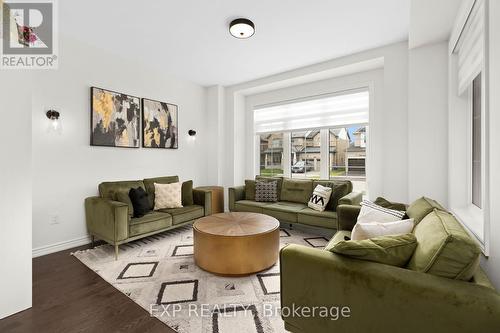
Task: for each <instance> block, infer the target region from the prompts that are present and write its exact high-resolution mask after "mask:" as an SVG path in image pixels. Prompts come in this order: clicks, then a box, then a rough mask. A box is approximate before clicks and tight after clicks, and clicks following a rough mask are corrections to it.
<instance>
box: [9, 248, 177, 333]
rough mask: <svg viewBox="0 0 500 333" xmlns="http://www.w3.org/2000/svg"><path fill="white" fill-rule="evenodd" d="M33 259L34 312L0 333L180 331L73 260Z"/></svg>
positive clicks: (66, 255)
mask: <svg viewBox="0 0 500 333" xmlns="http://www.w3.org/2000/svg"><path fill="white" fill-rule="evenodd" d="M88 247H89V246H82V247H78V248H73V249H71V250H66V251H61V252H58V253H54V254H50V255H47V256H43V257H39V258H34V259H33V307H32V308H31V309H28V310H25V311H23V312H20V313H17V314H15V315H12V316H10V317H7V318H5V319H2V320H0V332H2V333H3V332H9V333H10V332H22V333H27V332H51V333H53V332H61V333H62V332H64V333H69V332H162V333H171V332H175V331H173V330H172V329H170V328H168V326H166V325H165V324H163V323H162V322H160V321H159V320H158V319H156V318H152V317H150V316H149V313H148V312H147V311H145V310H144V309H143V308H141V307H140V306H139V305H137V304H135V303H134V302H133V301H132V300H130V299H129V298H128V297H127V296H125V295H124V294H122V293H121V292H119V291H118V290H116V289H115V288H113V287H112V286H111V285H110V284H108V283H107V282H106V281H104V280H103V279H102V278H100V277H99V276H98V275H97V274H96V273H94V272H93V271H91V270H90V269H89V268H87V267H86V266H85V265H83V264H82V263H81V262H80V261H78V259H76V258H74V257H73V256H71V255H70V253H71V252H74V251H76V250H80V249H85V248H88Z"/></svg>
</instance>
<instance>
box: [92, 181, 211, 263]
mask: <svg viewBox="0 0 500 333" xmlns="http://www.w3.org/2000/svg"><path fill="white" fill-rule="evenodd" d="M178 181H179V177H178V176H167V177H158V178H148V179H144V180H129V181H116V182H104V183H101V184H99V196H95V197H90V198H86V199H85V214H86V222H87V230H88V232H89V234H90V236H91V238H92V243H93V242H94V239H95V238H97V239H101V240H103V241H106V242H107V243H109V244H111V245H114V247H115V256H116V258H118V246H119V245H120V244H124V243H128V242H130V241H134V240H136V239H140V238H143V237H148V236H151V235H154V234H157V233H160V232H163V231H166V230H169V229H173V228H177V227H180V226H183V225H186V224H189V223H191V222H193V221H194V220H195V219H197V218H200V217H203V216H207V215H210V214H211V207H212V194H211V192H210V191H205V190H199V189H193V182H192V181H187V182H184V183H183V184H182V206H183V207H182V208H172V209H160V210H158V211H154V210H153V207H154V195H155V194H154V184H155V183H160V184H169V183H176V182H178ZM137 187H142V188H144V189H145V190H146V192H147V193H148V195H149V200H150V205H151V206H150V207H151V211H150V212H149V213H148V214H146V215H144V216H142V217H139V218H134V217H133V206H132V203H131V202H130V200H127V198H128V192H129V190H130V189H131V188H137ZM120 200H121V201H120Z"/></svg>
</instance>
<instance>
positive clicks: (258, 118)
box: [254, 90, 370, 133]
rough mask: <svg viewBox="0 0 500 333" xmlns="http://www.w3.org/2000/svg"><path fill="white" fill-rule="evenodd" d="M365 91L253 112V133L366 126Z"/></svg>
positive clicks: (367, 97)
mask: <svg viewBox="0 0 500 333" xmlns="http://www.w3.org/2000/svg"><path fill="white" fill-rule="evenodd" d="M369 104H370V98H369V92H368V91H367V90H365V91H357V92H353V93H346V94H342V95H335V96H330V97H325V98H319V99H312V100H307V101H300V102H293V103H288V104H282V105H277V106H270V107H262V108H257V109H255V110H254V127H255V132H256V133H269V132H279V131H290V130H298V129H307V128H322V127H335V126H344V125H349V124H365V123H368V110H369Z"/></svg>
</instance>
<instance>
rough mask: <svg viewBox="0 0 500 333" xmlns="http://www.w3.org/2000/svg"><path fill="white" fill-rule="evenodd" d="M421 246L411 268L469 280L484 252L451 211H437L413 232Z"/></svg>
mask: <svg viewBox="0 0 500 333" xmlns="http://www.w3.org/2000/svg"><path fill="white" fill-rule="evenodd" d="M413 233H414V234H415V236H416V237H417V240H418V246H417V248H416V250H415V253H414V254H413V257H412V258H411V260H410V262H409V263H408V268H409V269H412V270H415V271H419V272H424V273H429V274H432V275H437V276H442V277H447V278H450V279H457V280H466V281H469V280H470V279H471V278H472V276H473V275H474V273H475V272H476V270H477V268H478V265H479V258H480V254H481V249H480V248H479V246H478V245H477V243H476V242H475V241H474V240H473V239H472V238H471V237H470V236H469V234H468V233H467V231H465V229H464V228H463V227H462V225H461V224H460V222H458V221H457V219H455V217H454V216H453V215H451V214H450V213H448V212H445V211H442V210H439V209H434V211H432V212H431V213H429V214H428V215H427V216H426V217H425V218H424V219H423V220H422V221H421V222H420V223H419V224H418V225H417V226H415V229H414V231H413Z"/></svg>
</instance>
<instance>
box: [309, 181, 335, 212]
mask: <svg viewBox="0 0 500 333" xmlns="http://www.w3.org/2000/svg"><path fill="white" fill-rule="evenodd" d="M331 195H332V188H331V187H326V186H322V185H316V188H315V189H314V191H313V194H312V196H311V198H310V199H309V202H308V203H307V206H309V208H312V209H314V210H317V211H319V212H322V211H324V210H325V208H326V205H327V204H328V201H329V200H330V196H331Z"/></svg>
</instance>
